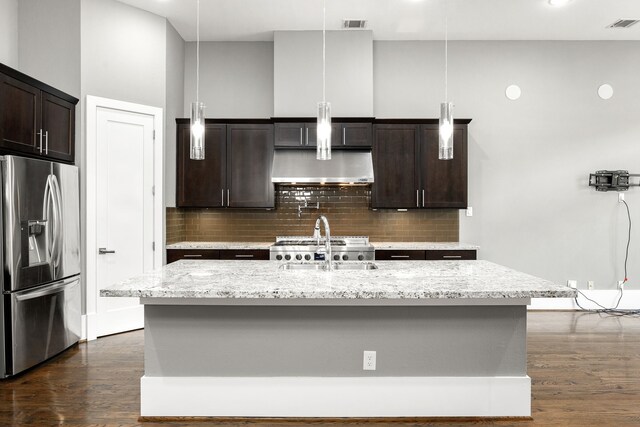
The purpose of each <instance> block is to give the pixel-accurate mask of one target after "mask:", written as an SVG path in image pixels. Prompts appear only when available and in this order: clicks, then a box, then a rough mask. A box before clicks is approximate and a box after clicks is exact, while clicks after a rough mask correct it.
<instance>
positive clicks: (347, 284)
mask: <svg viewBox="0 0 640 427" xmlns="http://www.w3.org/2000/svg"><path fill="white" fill-rule="evenodd" d="M352 263H353V262H352ZM280 264H282V263H280V262H275V261H236V260H230V261H224V260H220V261H219V260H198V261H195V260H181V261H178V262H174V263H171V264H169V265H166V266H164V267H161V268H159V269H157V270H154V271H152V272H149V273H146V274H144V275H141V276H138V277H134V278H131V279H129V280H126V281H124V282H120V283H117V284H114V285H112V286H110V287H109V288H107V289H102V290H101V291H100V296H103V297H143V298H219V299H220V298H221V299H260V298H262V299H281V298H285V299H306V298H310V299H339V300H345V299H383V300H384V299H395V300H397V299H452V298H476V299H502V298H560V297H574V296H575V292H576V291H575V290H574V289H571V288H568V287H566V286H561V285H556V284H554V283H552V282H549V281H547V280H543V279H540V278H537V277H534V276H530V275H528V274H525V273H521V272H518V271H515V270H512V269H510V268H507V267H503V266H501V265H498V264H494V263H491V262H488V261H437V262H434V261H376V264H377V265H378V267H379V269H377V270H369V271H353V270H351V271H344V270H342V271H337V270H334V271H331V272H326V271H315V270H311V271H309V270H306V271H304V270H297V271H296V270H282V269H280V268H278V266H279V265H280Z"/></svg>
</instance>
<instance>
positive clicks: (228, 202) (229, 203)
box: [227, 188, 231, 207]
mask: <svg viewBox="0 0 640 427" xmlns="http://www.w3.org/2000/svg"><path fill="white" fill-rule="evenodd" d="M229 206H231V199H230V198H229V189H228V188H227V207H229Z"/></svg>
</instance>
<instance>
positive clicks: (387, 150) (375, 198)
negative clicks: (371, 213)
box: [371, 119, 469, 209]
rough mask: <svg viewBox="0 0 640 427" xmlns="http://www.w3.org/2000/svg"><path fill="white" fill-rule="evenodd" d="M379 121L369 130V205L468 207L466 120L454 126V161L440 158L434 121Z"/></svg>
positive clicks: (407, 207)
mask: <svg viewBox="0 0 640 427" xmlns="http://www.w3.org/2000/svg"><path fill="white" fill-rule="evenodd" d="M380 122H381V123H378V124H375V125H374V131H373V132H374V144H373V167H374V176H375V182H374V183H373V187H372V194H371V206H372V208H374V209H377V208H382V209H384V208H390V209H409V208H414V209H415V208H453V209H464V208H466V207H467V124H468V123H469V120H466V119H465V120H463V121H462V123H456V124H455V125H454V137H453V138H454V155H453V159H452V160H439V159H438V124H437V120H423V121H422V122H423V123H418V122H416V123H411V122H409V121H408V120H389V123H384V121H380Z"/></svg>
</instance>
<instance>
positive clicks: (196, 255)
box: [182, 254, 202, 258]
mask: <svg viewBox="0 0 640 427" xmlns="http://www.w3.org/2000/svg"><path fill="white" fill-rule="evenodd" d="M182 257H183V258H202V255H201V254H185V255H182Z"/></svg>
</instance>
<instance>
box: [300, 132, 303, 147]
mask: <svg viewBox="0 0 640 427" xmlns="http://www.w3.org/2000/svg"><path fill="white" fill-rule="evenodd" d="M300 145H303V144H302V128H300Z"/></svg>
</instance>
